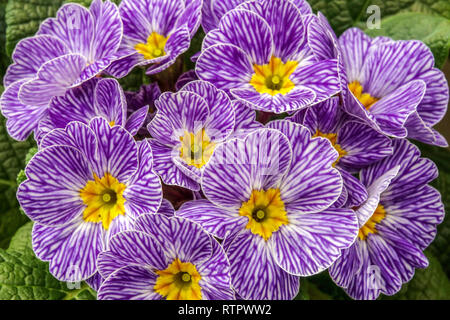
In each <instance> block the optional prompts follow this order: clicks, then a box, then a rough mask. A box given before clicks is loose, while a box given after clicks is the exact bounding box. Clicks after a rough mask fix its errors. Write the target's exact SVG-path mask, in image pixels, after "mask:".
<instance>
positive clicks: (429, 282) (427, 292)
mask: <svg viewBox="0 0 450 320" xmlns="http://www.w3.org/2000/svg"><path fill="white" fill-rule="evenodd" d="M426 255H427V257H428V260H429V262H430V264H429V266H428V268H426V269H416V272H415V275H414V277H413V278H412V280H411V281H410V282H408V283H405V284H404V285H403V287H402V289H401V290H400V291H399V292H398V293H397V294H395V295H394V296H392V297H386V296H384V297H382V298H383V299H396V300H450V281H449V279H448V278H447V275H446V274H445V272H444V270H442V266H441V264H440V263H439V261H438V259H436V258H435V257H434V256H433V255H432V254H431V253H429V252H427V253H426Z"/></svg>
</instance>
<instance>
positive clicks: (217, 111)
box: [148, 80, 262, 191]
mask: <svg viewBox="0 0 450 320" xmlns="http://www.w3.org/2000/svg"><path fill="white" fill-rule="evenodd" d="M155 104H156V108H157V109H158V111H157V114H156V116H155V117H154V118H153V120H152V121H151V122H150V124H149V126H148V131H149V132H150V134H151V136H152V137H153V138H152V139H150V140H149V142H150V144H151V146H152V149H153V152H154V166H155V171H156V172H157V173H158V174H159V175H160V176H161V178H162V180H163V182H164V183H165V184H168V185H178V186H181V187H184V188H188V189H191V190H194V191H198V190H200V185H199V182H200V178H201V172H202V171H203V167H204V165H205V164H206V163H208V161H209V159H210V158H211V156H212V154H213V152H214V149H215V148H216V147H217V145H218V144H220V143H221V142H223V141H225V140H226V139H228V138H231V137H232V136H233V135H234V134H241V135H242V134H245V133H248V132H249V131H252V130H253V129H255V128H258V127H261V126H262V125H261V124H259V123H256V122H255V121H254V118H255V112H254V111H251V110H250V112H248V111H247V110H246V109H247V108H245V107H244V106H242V105H240V104H238V103H236V104H232V102H231V100H230V99H229V98H228V96H227V95H226V94H225V92H223V91H222V90H219V89H217V88H216V87H214V85H212V84H210V83H208V82H205V81H200V80H198V81H192V82H189V83H188V84H186V85H185V86H184V87H183V88H182V89H181V90H180V91H178V92H177V93H171V92H165V93H163V94H162V95H161V96H160V98H159V100H157V101H156V102H155Z"/></svg>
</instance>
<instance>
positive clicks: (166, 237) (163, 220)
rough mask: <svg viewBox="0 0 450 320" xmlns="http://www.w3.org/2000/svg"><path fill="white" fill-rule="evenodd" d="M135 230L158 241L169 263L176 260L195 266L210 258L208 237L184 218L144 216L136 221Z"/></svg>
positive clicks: (210, 247) (210, 248) (209, 239)
mask: <svg viewBox="0 0 450 320" xmlns="http://www.w3.org/2000/svg"><path fill="white" fill-rule="evenodd" d="M135 229H136V230H138V231H143V232H146V233H148V234H149V235H151V236H152V237H153V238H155V239H156V240H157V241H159V243H160V245H161V246H162V248H163V249H164V253H165V255H166V257H167V259H168V260H169V261H173V260H174V259H176V258H178V259H180V261H182V262H191V263H193V264H197V263H201V262H203V261H205V260H206V259H208V258H209V257H211V252H212V244H211V241H212V239H211V238H210V236H209V235H208V234H207V233H206V232H205V231H204V230H203V229H202V228H201V227H200V226H199V225H198V224H196V223H194V222H192V221H189V220H186V219H184V218H179V217H173V218H168V217H166V216H164V215H162V214H144V215H141V216H140V217H139V218H138V219H137V220H136V223H135Z"/></svg>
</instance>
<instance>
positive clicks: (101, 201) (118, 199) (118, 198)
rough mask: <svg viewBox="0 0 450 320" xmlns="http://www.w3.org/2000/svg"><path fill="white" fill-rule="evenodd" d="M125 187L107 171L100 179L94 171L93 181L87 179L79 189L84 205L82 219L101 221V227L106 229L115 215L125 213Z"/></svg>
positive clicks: (94, 221)
mask: <svg viewBox="0 0 450 320" xmlns="http://www.w3.org/2000/svg"><path fill="white" fill-rule="evenodd" d="M125 189H126V186H125V185H124V184H122V183H120V182H119V181H118V180H117V179H116V178H114V177H113V176H112V175H110V174H109V173H106V174H105V175H104V176H103V178H101V179H99V178H98V177H97V175H96V174H95V173H94V181H92V180H90V181H88V182H87V183H86V186H85V187H84V188H83V189H81V190H80V196H81V199H82V200H83V203H84V204H85V205H86V208H85V209H84V212H83V219H84V221H87V222H93V223H100V222H101V223H102V225H103V228H105V229H106V230H108V229H109V226H110V224H111V222H112V221H113V220H114V219H115V218H116V217H117V216H119V215H120V214H121V215H124V214H125V207H124V203H125V198H124V197H123V192H124V191H125Z"/></svg>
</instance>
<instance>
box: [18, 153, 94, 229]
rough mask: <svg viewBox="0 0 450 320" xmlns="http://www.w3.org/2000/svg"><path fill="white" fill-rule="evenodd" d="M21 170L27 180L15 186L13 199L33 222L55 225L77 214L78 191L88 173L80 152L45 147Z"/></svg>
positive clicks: (78, 204) (88, 177) (66, 221)
mask: <svg viewBox="0 0 450 320" xmlns="http://www.w3.org/2000/svg"><path fill="white" fill-rule="evenodd" d="M25 173H26V175H27V177H28V180H26V181H25V182H23V183H22V184H21V185H20V186H19V189H18V192H17V199H18V200H19V203H20V205H21V207H22V208H23V210H24V211H25V213H26V214H27V215H28V216H29V217H30V218H31V219H32V220H33V221H36V222H38V223H41V224H45V225H49V226H57V225H62V224H66V223H68V222H70V221H71V220H73V219H74V218H75V217H77V216H79V215H81V213H82V211H83V210H84V205H83V201H82V200H81V198H80V195H79V192H80V190H81V189H82V188H83V187H84V186H85V185H86V182H87V181H88V180H91V179H92V172H91V169H90V168H89V165H88V163H87V162H86V160H85V158H84V157H83V155H82V153H81V152H80V151H78V150H76V149H75V148H73V147H67V146H55V147H50V148H46V149H44V150H42V151H40V152H39V153H37V154H36V155H35V156H34V157H33V159H32V160H31V161H30V162H29V163H28V166H27V167H26V169H25Z"/></svg>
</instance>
